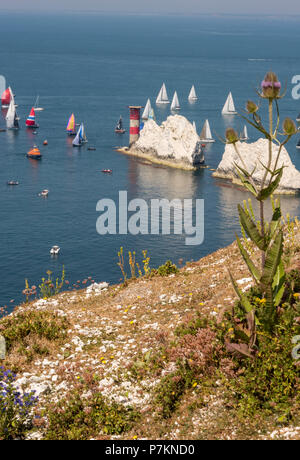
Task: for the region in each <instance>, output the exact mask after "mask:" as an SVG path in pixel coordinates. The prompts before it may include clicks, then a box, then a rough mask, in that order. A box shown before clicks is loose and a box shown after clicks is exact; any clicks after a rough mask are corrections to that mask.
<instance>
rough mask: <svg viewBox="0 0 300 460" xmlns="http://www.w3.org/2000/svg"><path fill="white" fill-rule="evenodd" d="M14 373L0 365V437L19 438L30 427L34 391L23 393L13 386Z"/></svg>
mask: <svg viewBox="0 0 300 460" xmlns="http://www.w3.org/2000/svg"><path fill="white" fill-rule="evenodd" d="M15 380H16V375H15V374H14V373H13V372H11V371H10V370H7V371H5V369H4V367H0V390H1V391H0V439H2V440H10V439H21V438H24V436H25V432H26V431H27V430H28V429H29V428H30V427H31V425H32V420H31V416H30V411H31V408H32V407H33V406H34V405H35V404H36V403H37V398H36V397H35V396H34V393H33V392H32V393H24V394H23V395H22V394H21V393H20V392H19V391H18V390H17V389H16V388H15V386H14V383H15Z"/></svg>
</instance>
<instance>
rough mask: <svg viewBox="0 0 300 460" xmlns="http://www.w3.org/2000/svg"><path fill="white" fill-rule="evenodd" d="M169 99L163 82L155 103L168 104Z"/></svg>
mask: <svg viewBox="0 0 300 460" xmlns="http://www.w3.org/2000/svg"><path fill="white" fill-rule="evenodd" d="M169 103H170V101H169V98H168V93H167V89H166V85H165V84H164V83H163V85H162V87H161V89H160V91H159V93H158V96H157V99H156V104H169Z"/></svg>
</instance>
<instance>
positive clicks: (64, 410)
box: [45, 393, 139, 440]
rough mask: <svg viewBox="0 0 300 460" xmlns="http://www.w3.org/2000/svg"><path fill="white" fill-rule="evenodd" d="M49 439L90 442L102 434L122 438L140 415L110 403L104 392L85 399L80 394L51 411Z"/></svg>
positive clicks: (60, 403)
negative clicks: (106, 399)
mask: <svg viewBox="0 0 300 460" xmlns="http://www.w3.org/2000/svg"><path fill="white" fill-rule="evenodd" d="M47 418H48V427H47V431H46V434H45V439H46V440H87V439H90V438H91V437H93V436H98V435H99V434H100V433H101V432H102V433H104V434H108V435H119V434H121V433H124V432H126V431H128V430H129V429H130V428H131V427H132V425H133V423H134V422H135V421H136V420H138V418H139V414H138V413H137V412H136V411H135V410H134V409H133V408H131V407H124V406H122V405H121V404H117V403H116V402H110V403H108V402H107V401H105V399H104V398H103V396H102V395H101V394H100V393H94V394H93V395H92V396H91V398H90V399H84V398H82V396H81V395H80V394H79V393H75V394H73V395H72V396H71V397H70V398H68V399H65V400H62V401H61V402H59V403H58V405H57V407H55V408H53V409H51V410H49V411H47Z"/></svg>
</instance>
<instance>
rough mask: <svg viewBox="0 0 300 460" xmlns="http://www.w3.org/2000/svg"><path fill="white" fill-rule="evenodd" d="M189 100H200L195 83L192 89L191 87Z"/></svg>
mask: <svg viewBox="0 0 300 460" xmlns="http://www.w3.org/2000/svg"><path fill="white" fill-rule="evenodd" d="M188 100H189V102H196V101H197V100H198V97H197V94H196V90H195V86H194V85H193V86H192V89H191V91H190V94H189V97H188Z"/></svg>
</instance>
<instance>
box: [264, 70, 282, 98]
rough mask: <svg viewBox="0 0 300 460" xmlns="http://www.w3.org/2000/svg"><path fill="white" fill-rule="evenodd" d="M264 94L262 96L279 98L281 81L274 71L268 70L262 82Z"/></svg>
mask: <svg viewBox="0 0 300 460" xmlns="http://www.w3.org/2000/svg"><path fill="white" fill-rule="evenodd" d="M261 88H262V94H261V96H262V97H264V98H266V99H279V98H280V90H281V83H280V81H278V77H277V75H276V74H275V73H274V72H268V73H267V75H266V76H265V78H264V80H263V81H262V83H261Z"/></svg>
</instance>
